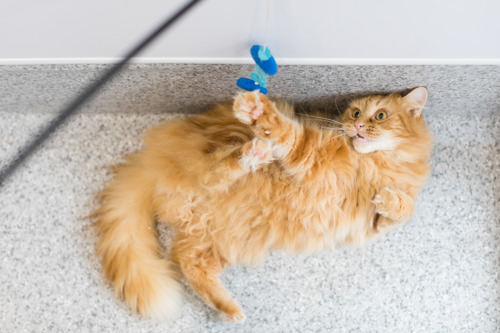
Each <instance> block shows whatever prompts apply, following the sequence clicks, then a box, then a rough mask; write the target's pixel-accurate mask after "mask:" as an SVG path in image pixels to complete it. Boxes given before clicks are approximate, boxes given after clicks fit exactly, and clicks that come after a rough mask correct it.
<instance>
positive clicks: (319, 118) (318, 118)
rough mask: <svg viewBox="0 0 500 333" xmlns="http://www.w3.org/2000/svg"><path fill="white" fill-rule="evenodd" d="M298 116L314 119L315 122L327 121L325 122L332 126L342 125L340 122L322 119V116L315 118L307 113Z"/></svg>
mask: <svg viewBox="0 0 500 333" xmlns="http://www.w3.org/2000/svg"><path fill="white" fill-rule="evenodd" d="M297 114H298V115H301V116H304V117H309V118H313V119H312V120H313V121H314V120H318V121H325V122H328V123H332V124H338V125H342V122H340V121H338V120H333V119H328V118H325V117H320V116H313V115H310V114H306V113H297Z"/></svg>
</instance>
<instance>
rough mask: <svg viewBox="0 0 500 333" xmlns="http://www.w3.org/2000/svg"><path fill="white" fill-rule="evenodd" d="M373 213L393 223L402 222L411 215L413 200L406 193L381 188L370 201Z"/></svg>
mask: <svg viewBox="0 0 500 333" xmlns="http://www.w3.org/2000/svg"><path fill="white" fill-rule="evenodd" d="M372 203H373V204H374V205H375V211H376V212H377V213H378V214H380V215H382V216H384V217H386V218H388V219H390V220H393V221H398V222H403V221H405V220H407V219H408V218H410V216H411V215H412V213H413V199H412V198H411V197H410V196H409V195H408V194H406V193H404V192H402V191H400V190H396V189H390V188H388V187H385V188H383V189H382V190H381V191H380V192H379V193H378V194H377V195H375V197H374V198H373V200H372Z"/></svg>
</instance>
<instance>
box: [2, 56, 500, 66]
mask: <svg viewBox="0 0 500 333" xmlns="http://www.w3.org/2000/svg"><path fill="white" fill-rule="evenodd" d="M121 59H122V58H16V59H8V58H7V59H0V65H45V64H112V63H116V62H118V61H120V60H121ZM276 62H277V63H278V66H279V65H331V66H334V65H338V66H343V65H500V58H392V59H390V58H276ZM131 63H136V64H154V63H172V64H178V63H182V64H253V63H254V62H253V60H252V59H251V58H145V57H138V58H133V59H132V61H131Z"/></svg>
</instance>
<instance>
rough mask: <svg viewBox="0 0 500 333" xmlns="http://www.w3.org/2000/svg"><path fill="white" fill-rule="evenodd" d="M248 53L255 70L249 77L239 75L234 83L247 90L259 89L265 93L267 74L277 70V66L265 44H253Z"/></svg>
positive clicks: (274, 72) (272, 73)
mask: <svg viewBox="0 0 500 333" xmlns="http://www.w3.org/2000/svg"><path fill="white" fill-rule="evenodd" d="M250 54H251V55H252V58H253V60H254V61H255V65H256V70H255V72H252V73H251V74H250V77H251V79H249V78H246V77H241V78H239V79H238V81H236V85H237V86H238V87H240V88H241V89H245V90H248V91H254V90H260V92H261V93H263V94H264V95H265V94H267V84H266V83H267V76H268V75H274V74H276V73H277V72H278V66H277V65H276V61H275V60H274V57H273V56H272V55H271V51H270V50H269V48H268V47H266V46H260V45H254V46H252V48H251V49H250Z"/></svg>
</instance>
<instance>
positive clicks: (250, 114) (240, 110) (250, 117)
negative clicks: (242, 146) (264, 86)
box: [233, 90, 264, 125]
mask: <svg viewBox="0 0 500 333" xmlns="http://www.w3.org/2000/svg"><path fill="white" fill-rule="evenodd" d="M233 111H234V116H235V117H236V118H238V119H239V120H240V121H241V122H242V123H244V124H248V125H251V124H254V123H255V122H256V121H257V119H258V118H259V117H260V115H262V114H263V113H264V102H262V101H261V97H260V94H259V92H258V90H256V91H251V92H246V93H242V94H239V95H238V96H236V98H235V99H234V103H233Z"/></svg>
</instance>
